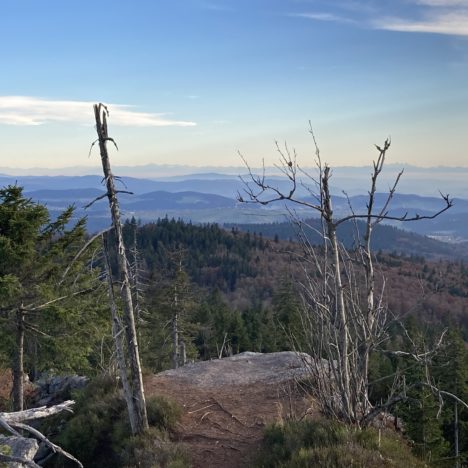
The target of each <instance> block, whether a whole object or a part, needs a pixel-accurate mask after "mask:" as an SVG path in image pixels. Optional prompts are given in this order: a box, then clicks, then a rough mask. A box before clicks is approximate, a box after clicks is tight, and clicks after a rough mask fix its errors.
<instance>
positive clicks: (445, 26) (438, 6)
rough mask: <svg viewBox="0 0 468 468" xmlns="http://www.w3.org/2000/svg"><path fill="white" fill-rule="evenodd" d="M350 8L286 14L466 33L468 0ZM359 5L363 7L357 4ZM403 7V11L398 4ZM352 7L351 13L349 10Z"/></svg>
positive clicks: (407, 29)
mask: <svg viewBox="0 0 468 468" xmlns="http://www.w3.org/2000/svg"><path fill="white" fill-rule="evenodd" d="M352 5H353V6H352V9H350V8H348V7H345V4H341V5H340V4H335V5H334V7H335V8H336V9H337V10H338V11H337V12H335V11H334V12H331V11H329V8H327V11H320V12H317V11H314V12H303V13H294V14H290V15H289V16H295V17H302V18H308V19H311V20H315V21H333V22H336V23H348V24H359V25H360V26H365V27H366V26H367V27H369V28H373V29H382V30H388V31H400V32H412V33H432V34H446V35H452V36H468V0H406V1H405V2H395V4H394V7H395V8H396V7H400V11H399V12H398V13H397V14H395V15H392V14H391V12H390V14H389V8H388V7H386V8H385V10H384V9H380V10H379V8H378V6H377V5H378V4H377V3H373V4H372V8H370V7H369V3H367V2H353V3H352ZM360 6H362V8H360ZM402 7H405V9H406V12H405V14H404V15H403V14H402V13H401V8H402ZM351 11H353V15H352V16H350V15H349V13H350V12H351Z"/></svg>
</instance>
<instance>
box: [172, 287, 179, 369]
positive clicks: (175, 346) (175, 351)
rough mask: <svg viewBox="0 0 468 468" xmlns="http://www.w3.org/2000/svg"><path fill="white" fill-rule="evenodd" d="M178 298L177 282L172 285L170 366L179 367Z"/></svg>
mask: <svg viewBox="0 0 468 468" xmlns="http://www.w3.org/2000/svg"><path fill="white" fill-rule="evenodd" d="M178 308H179V298H178V296H177V284H176V285H175V286H174V312H173V314H172V368H173V369H177V368H178V367H179V310H178Z"/></svg>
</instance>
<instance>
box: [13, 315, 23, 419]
mask: <svg viewBox="0 0 468 468" xmlns="http://www.w3.org/2000/svg"><path fill="white" fill-rule="evenodd" d="M12 393H13V409H14V411H23V408H24V312H23V311H22V310H21V308H19V309H18V310H17V311H16V349H15V358H14V363H13V392H12Z"/></svg>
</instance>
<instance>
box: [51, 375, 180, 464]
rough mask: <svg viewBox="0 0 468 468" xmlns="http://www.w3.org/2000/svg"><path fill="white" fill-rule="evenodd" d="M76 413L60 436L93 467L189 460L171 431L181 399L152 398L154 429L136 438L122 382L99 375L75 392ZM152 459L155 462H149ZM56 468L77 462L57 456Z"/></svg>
mask: <svg viewBox="0 0 468 468" xmlns="http://www.w3.org/2000/svg"><path fill="white" fill-rule="evenodd" d="M74 398H75V400H76V405H75V414H74V415H73V416H71V417H70V418H69V419H68V421H67V422H66V423H65V424H64V425H63V426H64V427H63V430H61V431H60V433H59V435H58V436H57V437H56V438H55V441H56V442H57V443H58V444H59V445H60V446H61V447H63V448H64V449H65V450H67V451H68V452H70V453H72V454H73V455H74V456H75V457H76V458H78V459H79V460H80V461H81V462H82V463H83V465H84V466H86V467H87V468H94V467H96V468H97V467H103V466H109V467H110V466H112V467H116V468H117V467H122V466H141V467H146V466H148V467H150V466H151V467H160V466H161V467H171V468H178V467H179V466H188V465H187V464H185V465H177V463H178V460H184V458H183V454H182V452H181V450H180V449H179V448H178V447H177V446H176V445H175V444H173V443H172V442H171V441H170V439H169V436H168V431H173V430H174V428H175V426H176V424H177V421H178V419H179V418H180V415H181V409H180V408H179V407H178V406H177V404H176V403H175V402H172V401H170V400H168V399H167V398H164V397H160V396H157V397H150V398H148V400H147V410H148V422H149V424H150V430H149V431H148V432H147V433H145V434H143V435H141V436H138V437H132V435H131V431H130V422H129V418H128V413H127V407H126V404H125V400H124V399H123V396H122V392H121V390H120V389H119V386H118V384H117V382H116V381H115V380H114V379H112V378H110V377H99V378H96V379H94V380H93V381H92V382H90V383H89V384H88V385H87V386H86V387H85V388H84V389H83V390H80V391H77V392H76V393H75V395H74ZM150 460H152V462H151V463H152V464H148V463H149V461H150ZM53 464H54V466H56V467H65V466H71V464H70V465H69V462H68V461H67V460H66V459H64V458H63V457H54V461H53Z"/></svg>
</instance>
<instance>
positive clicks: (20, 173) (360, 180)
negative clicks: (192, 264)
mask: <svg viewBox="0 0 468 468" xmlns="http://www.w3.org/2000/svg"><path fill="white" fill-rule="evenodd" d="M304 169H305V170H306V172H308V173H310V174H314V173H315V168H314V167H311V168H308V167H304ZM332 169H333V177H332V179H331V182H332V185H333V186H334V187H335V188H336V190H337V191H340V190H345V191H346V192H347V193H348V194H350V195H358V194H365V193H366V191H367V188H368V186H369V179H370V173H371V167H370V165H369V166H362V167H353V166H346V167H333V168H332ZM401 169H404V175H403V177H402V178H401V181H400V184H399V193H410V194H413V193H414V194H419V195H423V196H435V195H437V193H438V190H441V191H442V192H444V193H445V192H450V194H451V195H452V196H456V197H460V198H468V184H467V183H466V181H467V180H468V167H444V166H440V167H428V168H424V167H416V166H411V165H407V164H399V163H398V164H387V165H386V166H385V170H384V171H383V172H382V174H381V177H380V190H382V191H385V190H387V188H388V186H389V185H391V184H392V183H393V180H394V179H395V177H396V175H397V174H398V172H399V171H400V170H401ZM113 170H114V173H115V174H116V175H119V176H122V177H125V179H127V178H136V179H146V180H153V181H155V180H156V181H159V182H168V183H172V182H180V181H184V180H187V179H192V180H198V181H200V180H226V179H232V180H234V181H235V182H236V183H239V181H238V177H237V176H238V175H239V174H246V173H247V170H246V168H245V166H242V165H239V166H237V167H220V166H218V167H216V166H210V167H208V166H205V167H196V166H180V165H168V164H147V165H142V166H115V167H114V168H113ZM253 171H254V172H256V173H261V169H255V168H254V169H253ZM265 172H266V174H268V175H279V171H278V169H277V168H274V167H266V168H265ZM2 174H3V175H4V176H6V177H10V178H11V177H16V178H18V179H22V178H23V177H25V176H70V177H73V176H75V177H76V176H87V175H89V174H101V168H100V167H99V166H98V163H96V165H95V166H89V167H86V166H82V167H78V166H76V167H68V168H58V169H57V168H55V169H51V168H37V167H36V168H31V169H14V168H6V167H0V175H2ZM81 187H83V186H81ZM56 188H60V187H56ZM150 190H168V191H171V190H170V189H167V188H165V187H162V186H159V187H153V188H152V189H147V190H146V191H150ZM178 190H197V191H198V188H194V187H192V188H191V189H189V188H183V189H180V188H179V189H178ZM204 192H205V193H206V191H204ZM210 193H212V192H210ZM225 194H226V195H227V193H225Z"/></svg>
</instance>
